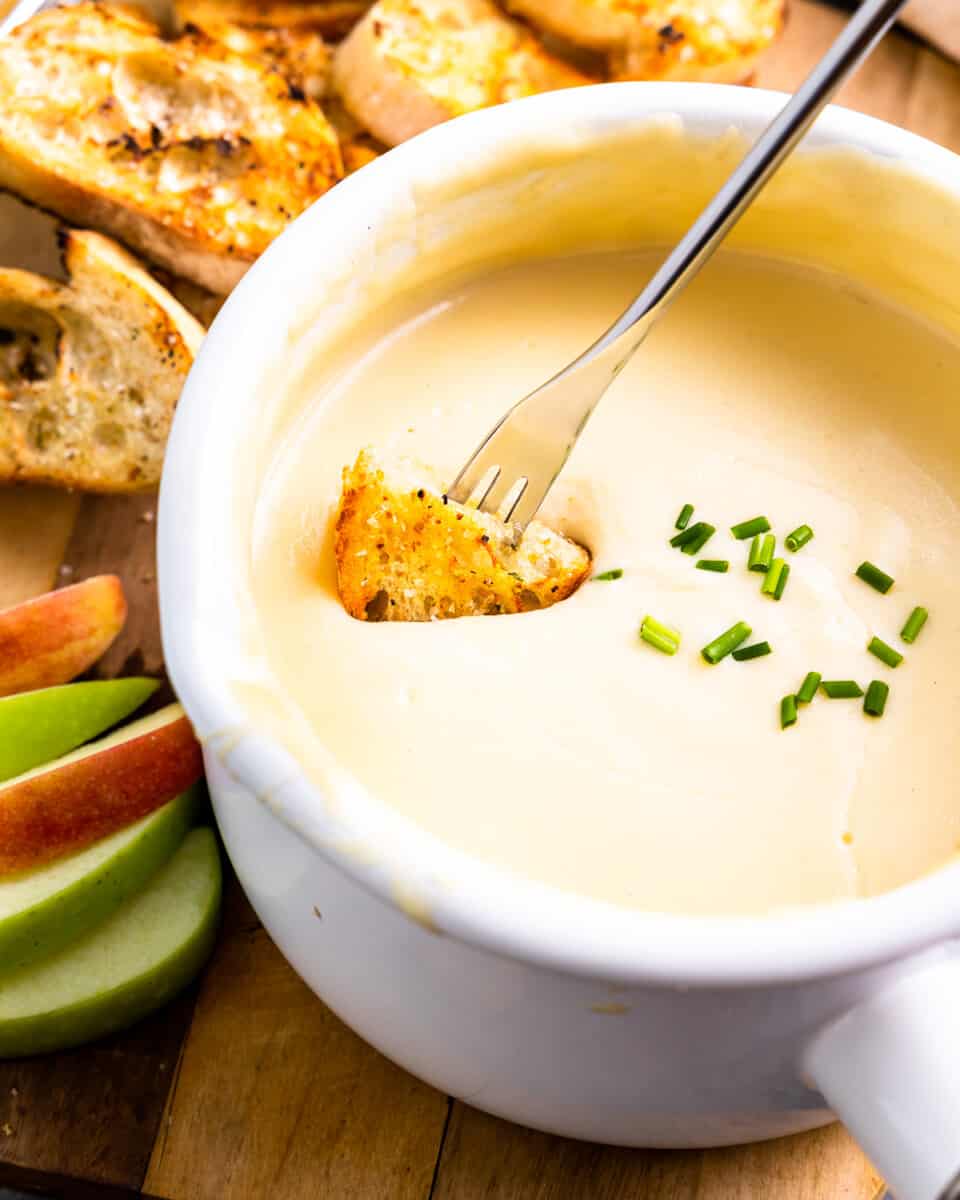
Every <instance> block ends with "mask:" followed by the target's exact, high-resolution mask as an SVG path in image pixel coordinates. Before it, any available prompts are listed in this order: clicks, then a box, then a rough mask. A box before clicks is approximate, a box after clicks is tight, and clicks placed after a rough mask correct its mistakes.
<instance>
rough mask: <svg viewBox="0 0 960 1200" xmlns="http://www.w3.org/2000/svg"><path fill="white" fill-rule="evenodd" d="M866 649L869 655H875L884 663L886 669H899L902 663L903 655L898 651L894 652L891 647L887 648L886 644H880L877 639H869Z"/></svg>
mask: <svg viewBox="0 0 960 1200" xmlns="http://www.w3.org/2000/svg"><path fill="white" fill-rule="evenodd" d="M867 649H868V650H869V651H870V653H871V654H873V655H876V657H877V658H879V659H880V661H881V662H882V663H886V664H887V666H888V667H899V666H900V664H901V663H902V662H903V655H902V654H901V653H900V652H899V650H894V648H893V647H892V646H888V645H887V643H886V642H882V641H881V640H880V638H878V637H873V638H871V639H870V641H869V643H868V645H867Z"/></svg>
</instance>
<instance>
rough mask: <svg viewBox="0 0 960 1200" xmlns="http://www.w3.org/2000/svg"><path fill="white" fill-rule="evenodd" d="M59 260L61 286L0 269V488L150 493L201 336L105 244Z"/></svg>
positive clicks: (82, 240)
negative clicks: (23, 485) (24, 485)
mask: <svg viewBox="0 0 960 1200" xmlns="http://www.w3.org/2000/svg"><path fill="white" fill-rule="evenodd" d="M63 250H64V265H65V267H66V269H67V271H68V272H69V276H70V282H69V283H68V284H62V283H57V282H55V281H54V280H51V279H45V278H43V277H42V276H40V275H34V274H31V273H30V272H29V271H18V270H11V269H8V270H0V482H4V483H8V482H32V483H51V484H59V485H61V486H64V487H71V488H80V489H82V490H84V491H95V492H129V491H138V490H140V489H143V488H149V487H153V486H154V485H155V484H156V483H157V482H158V481H159V479H160V464H161V462H162V460H163V449H164V444H165V443H166V440H167V432H168V430H169V428H170V420H171V418H172V416H173V410H174V407H175V406H176V403H177V399H178V397H179V395H180V388H181V386H182V384H183V381H184V378H185V377H186V374H187V371H189V369H190V366H191V364H192V363H193V356H194V354H195V353H196V351H197V349H198V347H199V345H200V342H201V340H202V338H203V328H202V326H201V325H200V324H199V323H198V322H197V321H195V320H194V318H193V317H191V316H190V314H189V313H188V312H187V311H186V309H184V308H182V307H181V306H180V305H179V304H178V303H177V301H176V300H174V298H173V297H172V296H170V295H169V294H168V293H167V292H165V291H164V290H163V288H162V287H161V286H160V285H159V283H157V282H156V280H154V279H153V278H151V276H150V275H148V274H147V272H146V271H144V270H143V268H142V267H141V266H140V265H139V264H138V263H137V262H136V261H135V260H134V259H133V258H131V257H130V255H129V254H127V253H126V251H124V250H121V249H120V247H119V246H117V245H115V244H114V243H113V242H111V241H110V240H109V239H108V238H105V237H102V236H101V235H100V234H97V233H68V234H66V235H65V236H64V239H63Z"/></svg>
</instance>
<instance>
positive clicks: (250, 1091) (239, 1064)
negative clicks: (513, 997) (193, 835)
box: [0, 0, 960, 1200]
mask: <svg viewBox="0 0 960 1200" xmlns="http://www.w3.org/2000/svg"><path fill="white" fill-rule="evenodd" d="M841 20H842V18H841V17H840V16H839V15H838V14H837V13H836V12H833V11H830V10H829V9H826V8H821V7H820V6H819V5H817V4H815V3H813V2H811V0H794V3H793V6H792V12H791V21H790V29H789V32H788V35H787V36H786V37H785V38H784V39H783V41H782V42H781V43H780V44H779V45H778V46H777V47H776V48H775V50H774V51H773V52H772V53H771V55H770V56H769V58H768V60H767V61H766V63H765V64H764V66H763V69H762V70H761V72H760V75H759V78H758V81H757V82H758V84H760V85H761V86H767V87H776V88H780V89H790V88H792V87H793V86H795V84H796V83H797V82H798V81H799V80H800V79H801V77H802V76H803V74H804V72H805V70H806V69H807V68H808V67H809V66H810V65H811V63H812V62H813V61H814V60H815V59H816V58H817V57H818V55H819V54H820V53H822V51H823V49H824V48H825V47H826V45H827V43H828V42H829V41H830V39H831V38H832V37H833V36H834V34H835V33H836V31H837V29H838V28H839V25H840V23H841ZM842 102H843V103H846V104H848V105H849V106H850V107H853V108H857V109H861V110H863V111H866V112H870V113H872V114H873V115H875V116H879V117H883V118H885V119H886V120H890V121H894V122H897V123H898V124H902V125H905V126H907V127H909V128H911V129H913V130H915V131H917V132H918V133H921V134H924V135H925V136H927V137H930V138H933V139H934V140H937V141H940V142H942V143H943V144H944V145H947V146H950V147H952V148H954V149H957V150H960V69H957V68H956V67H955V66H953V65H951V64H948V63H947V62H946V60H944V59H942V58H940V57H938V56H937V55H936V54H934V53H933V52H931V51H930V50H928V49H926V48H924V47H923V46H922V45H921V44H919V43H917V42H915V41H913V40H909V39H907V38H903V37H899V36H898V37H895V38H891V39H890V40H889V41H888V42H887V43H886V44H885V45H884V46H883V47H882V48H881V49H880V50H879V51H878V53H877V54H876V55H875V57H874V58H873V60H872V61H871V62H870V63H869V64H868V65H867V66H866V68H865V69H864V70H863V71H862V72H861V74H860V75H859V76H858V77H857V78H856V79H855V80H854V81H853V82H852V83H851V84H849V85H848V87H847V88H846V90H845V92H844V94H843V96H842ZM154 505H155V501H154V499H153V498H145V499H137V500H117V499H109V500H108V499H92V498H91V499H85V500H83V501H82V502H81V501H79V500H78V499H77V498H76V497H71V496H66V495H61V494H55V493H49V492H44V491H41V490H33V491H18V490H8V491H6V492H2V493H0V606H2V605H5V604H8V603H13V602H15V601H17V600H20V599H22V598H24V597H26V596H28V595H31V594H34V593H36V592H40V591H43V590H45V589H46V588H48V587H49V586H51V585H52V584H53V583H54V582H55V581H58V580H59V581H61V582H68V581H72V580H74V579H79V578H82V577H84V576H87V575H90V574H94V573H97V572H99V571H108V570H109V571H117V572H118V573H119V574H121V575H122V576H123V578H124V582H125V585H126V588H127V595H128V598H129V600H130V604H131V617H130V621H129V624H128V627H127V629H126V630H125V631H124V634H123V636H122V637H121V639H120V640H119V641H118V643H117V644H116V645H115V646H114V647H113V649H112V650H111V651H110V653H109V654H108V656H107V657H106V659H105V660H104V662H103V663H101V664H100V665H99V667H98V668H97V671H98V673H100V674H116V673H120V672H127V671H130V670H137V671H139V670H145V671H147V672H149V673H156V672H159V671H160V670H161V664H162V657H161V648H160V640H159V631H158V627H157V618H156V597H155V579H154V572H155V566H154V561H153V532H154V530H153V523H154ZM3 1185H8V1186H17V1185H20V1186H24V1187H38V1188H46V1189H47V1191H48V1192H49V1193H50V1194H53V1195H57V1196H64V1197H71V1198H79V1197H90V1196H98V1197H99V1196H103V1197H107V1196H129V1195H133V1194H136V1193H137V1192H139V1191H140V1190H141V1189H143V1191H144V1193H145V1194H148V1195H150V1196H153V1197H157V1198H160V1200H224V1198H228V1200H248V1198H249V1200H260V1198H261V1197H262V1198H266V1197H269V1198H270V1200H299V1198H301V1197H333V1198H336V1200H340V1198H341V1197H343V1198H350V1200H352V1198H357V1200H478V1198H481V1197H482V1198H485V1200H553V1198H556V1200H561V1198H562V1200H577V1198H579V1197H585V1198H590V1200H641V1198H642V1200H648V1198H650V1200H754V1198H755V1197H758V1196H764V1197H765V1196H771V1197H776V1198H777V1200H841V1198H843V1200H873V1198H874V1197H875V1196H876V1195H877V1194H878V1193H879V1192H880V1191H881V1190H882V1185H881V1183H880V1180H879V1179H878V1178H877V1176H876V1175H875V1173H874V1172H873V1170H872V1169H871V1167H870V1165H869V1164H868V1163H867V1162H866V1160H865V1159H864V1157H863V1155H862V1154H861V1153H860V1151H859V1150H858V1149H857V1147H856V1146H855V1145H854V1143H853V1142H852V1141H851V1139H850V1138H849V1137H848V1136H847V1135H846V1134H845V1133H844V1131H843V1130H842V1129H840V1128H839V1127H836V1126H835V1127H833V1128H830V1129H826V1130H821V1131H819V1132H816V1133H812V1134H807V1135H804V1136H801V1137H796V1138H790V1139H784V1140H783V1141H780V1142H772V1143H766V1144H763V1145H758V1146H747V1147H742V1148H736V1149H729V1150H721V1151H709V1152H701V1151H697V1152H639V1151H624V1150H616V1149H610V1148H604V1147H599V1146H590V1145H585V1144H580V1143H576V1142H570V1141H565V1140H562V1139H558V1138H552V1137H547V1136H545V1135H542V1134H537V1133H532V1132H530V1131H527V1130H522V1129H519V1128H516V1127H515V1126H511V1125H509V1124H507V1123H505V1122H503V1121H499V1120H496V1119H494V1118H492V1117H488V1116H486V1115H484V1114H482V1113H479V1112H476V1111H475V1110H472V1109H470V1108H467V1107H466V1106H464V1105H462V1104H460V1103H451V1102H450V1101H448V1099H447V1098H446V1097H445V1096H443V1095H441V1094H439V1093H437V1092H435V1091H433V1090H432V1089H430V1088H428V1087H426V1086H425V1085H423V1084H421V1083H419V1082H417V1081H416V1080H414V1079H413V1078H412V1077H410V1076H409V1075H407V1074H405V1073H404V1072H403V1071H401V1070H400V1069H399V1068H397V1067H394V1066H393V1065H392V1064H390V1063H388V1062H387V1061H386V1060H385V1059H383V1058H382V1057H381V1056H380V1055H378V1054H377V1053H376V1052H375V1051H374V1050H372V1049H370V1048H369V1047H368V1046H366V1045H365V1044H364V1043H363V1042H361V1041H360V1040H359V1039H358V1038H357V1037H356V1036H355V1035H354V1034H352V1033H351V1032H350V1031H349V1030H348V1029H346V1028H345V1027H344V1026H343V1025H342V1024H341V1023H340V1022H339V1021H338V1020H337V1019H336V1018H335V1017H333V1015H332V1014H331V1013H330V1012H329V1011H328V1010H327V1009H326V1008H325V1007H324V1006H323V1005H322V1004H321V1003H320V1002H319V1001H317V1000H315V999H314V998H313V997H312V996H311V994H310V993H309V992H308V990H307V989H306V987H305V986H304V985H303V984H302V983H301V982H300V981H299V979H298V978H297V977H296V976H295V975H294V974H293V972H292V971H291V970H290V968H289V967H287V965H286V964H285V962H284V961H283V959H282V958H281V956H280V954H279V953H278V951H277V950H276V948H275V947H274V946H273V945H272V943H271V942H270V940H269V938H268V937H267V936H266V934H265V933H264V931H263V930H262V929H261V927H260V926H259V923H258V922H257V920H256V918H255V917H254V915H253V914H252V912H251V911H250V909H249V907H248V905H247V904H246V902H245V900H244V899H243V897H242V895H241V894H240V893H239V890H238V889H237V888H236V887H233V888H232V889H230V890H229V891H228V902H227V906H226V912H225V918H224V927H223V933H222V936H221V939H220V943H219V947H218V949H217V951H216V953H215V956H214V958H213V961H212V963H211V965H210V967H209V968H208V970H207V972H206V974H205V976H204V978H203V979H202V981H201V983H200V985H199V988H198V989H197V991H196V993H191V994H189V995H187V996H185V997H183V998H181V1000H180V1001H178V1002H177V1003H176V1004H174V1005H173V1006H172V1007H170V1008H168V1009H167V1010H165V1011H164V1012H163V1013H161V1014H159V1015H158V1016H156V1017H154V1018H152V1019H151V1020H149V1021H147V1022H144V1023H142V1024H141V1025H139V1026H138V1027H137V1028H135V1029H134V1030H131V1031H130V1032H129V1033H127V1034H124V1035H121V1036H119V1037H116V1038H112V1039H107V1040H106V1041H104V1042H101V1043H99V1044H97V1045H96V1046H92V1047H88V1048H86V1049H84V1050H79V1051H76V1052H74V1053H71V1054H65V1055H58V1056H54V1057H50V1058H46V1059H42V1060H35V1061H29V1062H23V1063H7V1064H2V1063H0V1187H2V1186H3Z"/></svg>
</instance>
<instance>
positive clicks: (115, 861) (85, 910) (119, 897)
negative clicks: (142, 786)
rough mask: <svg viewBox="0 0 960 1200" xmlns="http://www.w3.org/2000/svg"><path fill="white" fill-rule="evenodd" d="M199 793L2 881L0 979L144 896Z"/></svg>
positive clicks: (193, 809) (187, 824)
mask: <svg viewBox="0 0 960 1200" xmlns="http://www.w3.org/2000/svg"><path fill="white" fill-rule="evenodd" d="M199 794H200V791H199V788H191V789H190V791H188V792H184V793H183V795H182V796H178V797H177V798H176V800H171V801H170V803H169V804H165V805H164V806H163V808H160V809H157V811H156V812H154V813H151V814H150V815H149V816H148V817H144V818H143V819H142V820H140V821H137V823H136V824H135V825H131V826H129V827H128V828H127V829H123V830H121V831H120V832H119V833H114V834H111V836H110V837H107V838H103V839H102V841H99V842H95V843H94V844H93V845H92V846H90V847H88V849H86V850H82V851H80V853H79V854H72V855H71V856H70V857H69V858H62V859H59V860H58V861H57V862H55V863H51V864H50V865H49V866H45V867H39V868H38V869H37V870H35V871H25V872H23V873H22V874H20V875H14V876H11V877H7V878H3V879H0V980H2V979H3V978H4V976H6V975H7V974H9V973H11V972H13V971H17V970H20V969H21V968H22V967H25V966H28V965H29V964H30V963H32V962H36V961H37V960H38V959H40V958H45V957H47V956H48V955H50V954H55V953H56V952H57V951H58V950H62V949H63V948H64V946H67V945H69V944H70V942H73V941H76V940H77V939H78V938H80V937H82V936H83V935H84V934H85V933H88V932H89V931H90V930H91V929H93V928H94V926H96V925H99V924H100V922H101V921H105V920H106V919H107V917H109V916H110V915H111V914H112V913H114V912H115V911H116V910H117V909H118V908H119V907H120V905H121V904H123V902H124V901H125V900H126V899H127V898H128V897H129V896H132V895H133V894H134V893H135V892H137V891H139V890H140V888H142V887H143V885H144V884H145V883H146V882H147V880H148V879H149V878H150V876H151V875H152V874H153V873H154V872H155V871H157V870H158V869H159V868H160V867H162V866H163V864H164V863H165V862H166V861H167V860H168V859H169V858H170V856H171V855H172V854H173V852H174V851H175V850H176V849H177V847H178V846H179V845H180V843H181V842H182V841H183V839H184V838H185V837H186V835H187V832H188V830H189V829H190V826H191V825H192V824H193V822H194V820H195V817H196V811H197V807H198V800H199Z"/></svg>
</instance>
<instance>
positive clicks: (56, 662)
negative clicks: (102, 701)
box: [0, 575, 127, 696]
mask: <svg viewBox="0 0 960 1200" xmlns="http://www.w3.org/2000/svg"><path fill="white" fill-rule="evenodd" d="M126 618H127V602H126V600H125V599H124V595H123V585H122V584H121V582H120V580H119V579H118V578H117V576H116V575H97V576H95V577H94V578H93V579H85V580H84V581H83V583H75V584H74V585H73V586H72V587H67V588H61V589H60V590H59V591H56V592H47V593H46V594H45V595H43V596H37V597H36V598H35V599H34V600H27V601H25V602H24V603H23V604H17V605H14V607H13V608H5V609H4V610H3V611H2V612H0V696H9V695H11V694H12V693H13V692H25V691H29V690H31V689H32V688H43V687H55V686H56V685H57V684H58V683H69V682H70V680H71V679H75V678H76V677H77V676H78V675H80V674H81V673H82V672H83V671H85V670H86V669H87V667H89V666H91V665H92V664H93V663H95V662H96V661H97V659H98V658H99V657H100V655H101V654H103V652H104V651H105V650H106V648H107V647H108V646H109V645H110V643H111V642H112V641H113V639H114V638H115V637H116V636H117V634H118V633H119V632H120V630H121V629H122V628H123V623H124V621H125V620H126Z"/></svg>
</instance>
